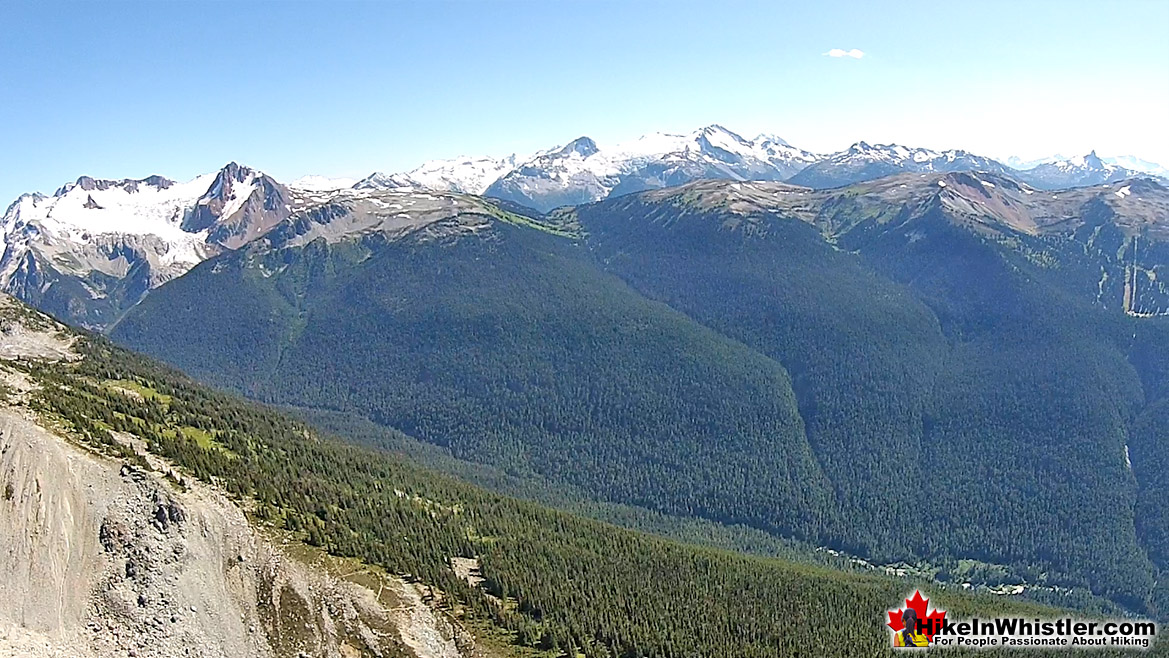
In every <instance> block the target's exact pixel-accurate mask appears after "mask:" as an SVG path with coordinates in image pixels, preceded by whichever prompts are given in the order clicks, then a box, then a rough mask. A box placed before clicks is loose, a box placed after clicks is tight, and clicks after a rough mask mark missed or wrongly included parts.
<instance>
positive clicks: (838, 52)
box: [824, 48, 865, 59]
mask: <svg viewBox="0 0 1169 658" xmlns="http://www.w3.org/2000/svg"><path fill="white" fill-rule="evenodd" d="M824 54H825V55H827V56H829V57H851V58H853V59H860V58H862V57H864V56H865V53H864V51H863V50H857V49H856V48H853V49H852V50H844V49H843V48H833V49H832V50H829V51H828V52H826V53H824Z"/></svg>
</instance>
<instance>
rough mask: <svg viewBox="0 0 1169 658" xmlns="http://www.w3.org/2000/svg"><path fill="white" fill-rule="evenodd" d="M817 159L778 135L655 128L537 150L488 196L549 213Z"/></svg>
mask: <svg viewBox="0 0 1169 658" xmlns="http://www.w3.org/2000/svg"><path fill="white" fill-rule="evenodd" d="M817 157H818V156H816V155H815V154H813V153H809V152H808V151H804V150H802V149H798V148H795V147H793V146H791V145H789V144H788V143H787V142H785V141H783V140H782V139H779V138H777V137H773V136H767V135H761V136H760V137H759V138H757V139H755V140H749V139H745V138H743V137H741V136H739V135H737V134H735V133H733V132H731V131H730V130H727V129H726V128H723V127H722V126H718V125H711V126H707V127H706V128H702V129H700V130H696V131H694V132H692V133H689V134H685V135H675V134H667V133H653V134H650V135H645V136H643V137H640V138H638V139H635V140H632V141H630V142H625V143H621V144H616V145H613V146H611V147H606V146H599V145H598V144H597V143H596V142H594V141H593V140H592V139H589V138H588V137H580V138H578V139H576V140H573V141H572V142H570V143H568V144H567V145H565V146H563V147H560V148H557V149H552V150H549V151H545V152H543V153H540V154H537V155H536V156H535V157H534V158H532V159H530V160H528V161H527V162H524V163H523V164H521V165H519V166H518V167H516V168H515V169H513V170H512V171H510V172H508V173H507V174H505V175H503V176H501V177H500V178H499V180H497V181H495V183H493V184H492V185H491V186H490V187H488V188H487V190H486V194H487V195H488V196H493V197H498V198H501V199H506V200H509V201H514V202H516V203H520V204H523V205H527V206H531V207H533V208H536V209H538V210H549V209H551V208H554V207H556V206H560V205H568V204H578V203H588V202H591V201H597V200H599V199H603V198H605V197H607V196H611V195H618V194H627V193H630V192H637V191H641V190H646V189H655V188H661V187H669V186H672V185H680V184H682V183H686V182H689V181H692V180H696V179H700V178H727V179H733V180H783V179H785V178H788V177H790V176H791V175H792V174H795V173H796V172H797V171H799V170H801V169H803V168H804V167H806V166H807V165H808V164H810V163H812V162H815V161H816V160H817Z"/></svg>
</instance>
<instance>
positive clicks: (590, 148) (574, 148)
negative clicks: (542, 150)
mask: <svg viewBox="0 0 1169 658" xmlns="http://www.w3.org/2000/svg"><path fill="white" fill-rule="evenodd" d="M599 151H600V149H598V148H597V143H596V142H594V141H593V140H592V138H590V137H577V138H576V139H574V140H572V141H571V142H569V143H567V144H565V145H564V146H563V147H561V148H560V149H559V150H558V151H556V154H557V155H569V154H571V153H576V154H578V155H580V156H581V157H582V158H587V157H589V156H591V155H596V154H597V153H598V152H599Z"/></svg>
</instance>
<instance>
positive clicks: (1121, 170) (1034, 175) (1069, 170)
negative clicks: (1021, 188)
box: [1015, 151, 1144, 190]
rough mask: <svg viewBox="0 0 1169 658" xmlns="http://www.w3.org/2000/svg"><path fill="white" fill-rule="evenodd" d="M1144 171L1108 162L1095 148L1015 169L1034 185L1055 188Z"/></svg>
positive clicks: (1109, 180)
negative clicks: (1019, 169) (1029, 166)
mask: <svg viewBox="0 0 1169 658" xmlns="http://www.w3.org/2000/svg"><path fill="white" fill-rule="evenodd" d="M1143 173H1144V172H1140V171H1135V170H1133V169H1127V168H1125V167H1122V166H1119V165H1115V164H1109V163H1107V162H1105V161H1104V160H1102V159H1101V158H1100V157H1099V156H1097V155H1096V152H1095V151H1092V152H1091V153H1089V154H1088V155H1081V156H1076V157H1074V158H1068V159H1065V160H1057V161H1055V162H1047V163H1044V164H1041V165H1038V166H1035V167H1033V168H1031V169H1027V170H1025V171H1019V172H1016V174H1015V175H1016V176H1017V177H1018V178H1019V179H1020V180H1022V181H1024V182H1027V183H1030V184H1031V185H1034V186H1035V187H1038V188H1043V189H1052V190H1054V189H1062V188H1065V187H1080V186H1083V185H1100V184H1103V183H1113V182H1116V181H1118V180H1124V179H1126V178H1133V177H1137V176H1141V175H1142V174H1143Z"/></svg>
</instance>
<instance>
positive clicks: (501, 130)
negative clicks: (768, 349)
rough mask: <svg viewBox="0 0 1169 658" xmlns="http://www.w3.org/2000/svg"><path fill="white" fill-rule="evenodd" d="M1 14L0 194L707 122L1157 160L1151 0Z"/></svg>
mask: <svg viewBox="0 0 1169 658" xmlns="http://www.w3.org/2000/svg"><path fill="white" fill-rule="evenodd" d="M0 25H3V26H4V38H3V39H2V40H0V89H2V90H3V101H2V102H0V153H2V154H3V155H2V158H0V162H2V163H3V164H0V207H2V206H3V205H5V204H7V202H8V200H9V199H12V198H15V196H16V195H17V194H19V193H21V192H24V191H31V190H42V191H48V192H51V191H52V190H53V189H54V188H55V187H57V186H58V185H60V184H61V183H63V182H65V181H67V180H72V179H75V178H76V177H77V176H79V175H82V174H87V175H92V176H97V177H104V178H121V177H136V178H137V177H142V176H146V175H149V174H152V173H159V174H163V175H166V176H169V177H172V178H177V179H188V178H191V177H193V176H195V175H196V174H198V173H202V172H206V171H211V170H214V169H217V168H218V167H220V166H222V165H223V164H224V163H226V162H228V161H230V160H236V161H239V162H242V163H246V164H249V165H252V166H256V167H259V168H261V169H264V170H265V171H268V172H270V173H272V174H273V175H275V176H276V177H277V178H279V179H282V180H289V179H291V178H295V177H297V176H300V175H302V174H307V173H318V174H325V175H334V176H342V175H344V176H362V175H365V174H367V173H369V172H371V171H373V170H383V171H396V170H403V169H409V168H412V167H414V166H416V165H417V164H419V163H420V162H422V161H424V160H428V159H434V158H446V157H454V156H457V155H462V154H468V155H473V154H492V155H503V154H506V153H510V152H521V153H525V152H530V151H533V150H536V149H539V148H546V147H549V146H552V145H555V144H560V143H564V142H567V141H569V140H571V139H573V138H575V137H577V136H579V135H589V136H590V137H593V138H594V139H596V140H597V141H598V142H601V143H606V142H614V141H620V140H622V139H627V138H632V137H635V136H637V135H640V134H643V133H646V132H653V131H659V130H660V131H668V132H683V131H690V130H693V129H695V128H697V127H700V126H703V125H706V124H710V123H719V124H722V125H725V126H727V127H728V128H731V129H732V130H735V131H737V132H740V133H742V134H744V135H746V136H754V135H755V134H757V133H760V132H769V133H774V134H778V135H780V136H782V137H784V138H785V139H787V140H788V141H789V142H791V143H793V144H795V145H797V146H801V147H803V148H807V149H810V150H816V151H832V150H838V149H842V148H845V147H847V146H848V145H849V144H850V143H852V142H855V141H857V140H861V139H863V140H866V141H869V142H871V143H884V142H890V141H895V142H898V143H902V144H907V145H910V146H926V147H933V148H950V147H957V148H966V149H968V150H972V151H975V152H978V153H981V154H984V155H990V156H993V157H1002V158H1005V157H1006V156H1008V155H1012V154H1016V155H1021V156H1028V157H1030V156H1041V155H1047V154H1050V153H1053V152H1060V153H1063V154H1064V155H1074V154H1077V153H1082V152H1087V151H1088V150H1089V149H1093V148H1094V149H1096V150H1097V151H1099V152H1100V153H1101V154H1102V155H1121V154H1133V155H1138V156H1140V157H1144V158H1146V159H1150V160H1154V161H1160V162H1162V163H1163V164H1169V131H1167V130H1166V128H1165V124H1166V119H1167V118H1169V39H1167V38H1166V35H1167V34H1169V2H1166V1H1164V0H1142V1H1131V2H1075V1H1072V0H1062V1H1059V2H1040V1H1028V0H1021V1H1016V2H993V1H989V2H988V1H980V2H962V3H959V2H895V3H894V2H888V3H884V2H873V1H858V2H799V3H779V2H767V3H764V2H759V3H746V2H709V3H697V2H651V1H648V0H640V1H639V0H634V1H632V2H623V3H605V2H571V1H565V0H561V1H556V0H550V1H544V2H493V1H488V0H481V1H478V2H441V1H437V0H432V1H429V2H415V3H400V2H364V3H363V2H319V3H317V2H259V1H252V2H245V3H235V2H226V1H225V2H202V3H200V2H178V1H170V2H165V1H164V2H150V3H136V2H113V3H97V2H75V3H67V4H59V3H53V2H37V3H24V2H20V1H16V2H14V1H12V0H6V1H5V2H3V3H0ZM831 49H843V50H846V51H847V50H852V49H858V50H860V51H863V53H864V56H863V57H861V58H860V59H856V58H853V57H847V56H846V57H830V56H827V55H825V53H827V52H829V51H830V50H831Z"/></svg>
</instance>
